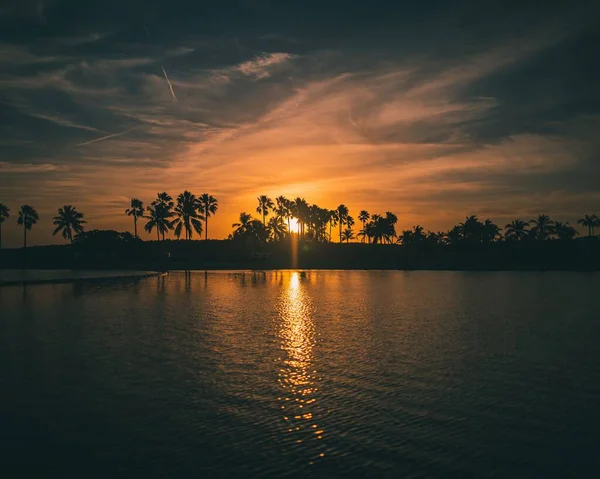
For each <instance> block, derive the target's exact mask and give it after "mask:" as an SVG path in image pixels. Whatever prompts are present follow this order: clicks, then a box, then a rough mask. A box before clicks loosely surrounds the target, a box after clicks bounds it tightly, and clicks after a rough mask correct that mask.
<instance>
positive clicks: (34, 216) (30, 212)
mask: <svg viewBox="0 0 600 479" xmlns="http://www.w3.org/2000/svg"><path fill="white" fill-rule="evenodd" d="M39 219H40V217H39V215H38V212H37V211H35V208H33V207H32V206H29V205H22V206H21V209H20V210H19V216H18V218H17V224H20V225H23V248H27V230H30V229H31V227H32V226H33V225H34V224H36V223H37V220H39Z"/></svg>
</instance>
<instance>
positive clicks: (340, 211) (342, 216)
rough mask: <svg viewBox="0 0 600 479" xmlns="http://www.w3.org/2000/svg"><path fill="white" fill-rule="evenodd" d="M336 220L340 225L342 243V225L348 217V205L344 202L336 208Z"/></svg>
mask: <svg viewBox="0 0 600 479" xmlns="http://www.w3.org/2000/svg"><path fill="white" fill-rule="evenodd" d="M335 211H336V220H337V223H338V225H339V227H340V243H341V242H342V227H343V226H344V223H345V222H346V219H347V218H348V207H347V206H346V205H344V204H341V205H339V206H338V207H337V208H336V210H335Z"/></svg>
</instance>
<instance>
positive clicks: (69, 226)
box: [52, 205, 87, 244]
mask: <svg viewBox="0 0 600 479" xmlns="http://www.w3.org/2000/svg"><path fill="white" fill-rule="evenodd" d="M53 219H54V221H53V222H52V224H53V225H54V226H56V228H55V229H54V231H53V232H52V235H56V233H58V232H59V231H62V237H63V238H64V239H68V240H69V241H70V242H71V244H73V236H74V235H73V232H75V233H77V234H79V233H83V224H84V223H87V221H85V220H84V219H83V213H80V212H79V211H77V209H76V208H75V207H74V206H71V205H65V206H63V207H62V208H59V209H58V214H57V215H56V216H55V217H54V218H53Z"/></svg>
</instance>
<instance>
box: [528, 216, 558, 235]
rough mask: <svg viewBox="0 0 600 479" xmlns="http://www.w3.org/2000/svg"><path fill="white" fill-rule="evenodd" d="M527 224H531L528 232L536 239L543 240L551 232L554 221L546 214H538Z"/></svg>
mask: <svg viewBox="0 0 600 479" xmlns="http://www.w3.org/2000/svg"><path fill="white" fill-rule="evenodd" d="M529 224H531V225H533V228H531V231H530V233H531V234H532V235H533V237H534V238H535V239H537V240H538V241H544V240H545V239H546V238H548V236H550V235H551V234H552V231H553V228H554V221H552V220H551V219H550V217H549V216H548V215H538V217H537V218H536V219H534V220H531V221H530V222H529Z"/></svg>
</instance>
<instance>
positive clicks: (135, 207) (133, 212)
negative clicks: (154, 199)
mask: <svg viewBox="0 0 600 479" xmlns="http://www.w3.org/2000/svg"><path fill="white" fill-rule="evenodd" d="M125 213H126V214H127V216H133V236H134V237H135V238H137V237H138V234H137V220H138V218H141V217H142V216H144V202H143V201H141V200H138V199H137V198H131V203H130V208H127V209H126V210H125Z"/></svg>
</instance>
